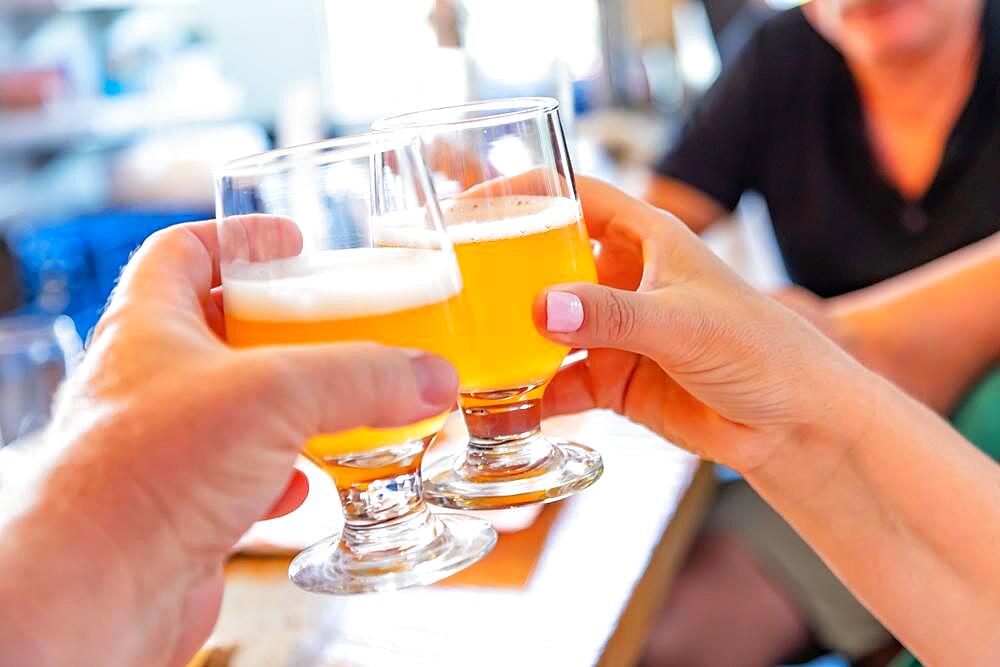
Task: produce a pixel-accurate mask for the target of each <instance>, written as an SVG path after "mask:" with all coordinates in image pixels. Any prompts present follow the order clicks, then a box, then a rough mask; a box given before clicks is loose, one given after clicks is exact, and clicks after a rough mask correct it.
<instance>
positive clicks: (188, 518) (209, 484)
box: [0, 218, 457, 666]
mask: <svg viewBox="0 0 1000 667" xmlns="http://www.w3.org/2000/svg"><path fill="white" fill-rule="evenodd" d="M286 222H287V221H286ZM287 232H288V229H287V226H286V225H283V224H282V220H281V219H274V218H265V219H253V218H242V219H240V220H237V221H235V222H234V223H233V225H232V226H229V227H228V228H227V229H226V233H224V234H223V240H224V244H225V245H226V246H227V247H228V248H229V250H227V252H236V253H238V252H240V250H239V249H240V248H243V247H244V246H245V245H246V244H245V243H244V242H245V241H246V240H247V239H251V240H252V239H262V238H269V239H271V240H272V241H275V243H274V244H272V245H273V246H274V247H275V248H278V249H279V252H281V253H282V254H289V253H294V252H296V250H295V248H296V247H297V245H296V240H295V237H294V236H289V234H288V233H287ZM285 241H288V243H287V244H286V243H285ZM219 254H220V251H219V248H218V246H217V243H216V227H215V224H214V223H196V224H191V225H181V226H177V227H173V228H171V229H169V230H166V231H163V232H159V233H157V234H155V235H154V236H153V237H151V238H150V239H149V240H148V241H147V242H146V243H145V244H143V246H142V249H141V250H140V251H139V252H138V253H137V254H136V256H135V257H134V258H133V260H132V261H131V262H130V263H129V265H128V267H127V268H126V269H125V272H124V274H123V276H122V279H121V281H120V283H119V286H118V288H117V289H116V291H115V294H114V296H113V298H112V300H111V303H110V305H109V308H108V310H107V312H106V314H105V315H104V317H103V318H102V319H101V322H100V324H99V326H98V327H97V331H96V334H95V336H94V338H93V340H92V342H91V345H90V347H89V349H88V351H87V354H86V357H85V359H84V361H83V363H82V366H81V367H80V368H79V369H78V372H77V373H76V374H75V375H74V376H73V378H71V379H70V380H69V382H68V383H67V385H66V386H65V387H64V388H63V390H62V392H61V396H60V399H59V401H58V405H57V408H56V410H55V415H54V420H53V423H52V425H51V427H50V429H49V430H48V431H47V433H46V435H45V443H44V449H43V451H42V452H41V453H39V455H38V456H37V457H36V458H35V459H34V460H33V461H32V466H33V467H34V468H35V469H36V471H37V475H36V478H35V479H34V480H32V488H30V489H23V488H21V489H14V488H5V489H4V494H3V498H2V500H3V502H2V503H0V532H2V534H3V536H4V538H3V540H0V567H2V569H3V571H4V576H3V577H2V580H0V617H2V618H3V619H4V622H3V623H0V654H2V655H3V656H4V660H3V662H4V664H13V665H39V666H46V665H71V664H72V665H123V666H131V665H181V664H184V663H185V661H186V659H187V658H189V657H190V656H191V655H192V654H193V653H194V652H195V650H196V649H197V648H198V647H199V646H200V645H201V644H202V643H203V642H204V640H205V639H206V637H207V636H208V634H209V632H210V630H211V628H212V626H213V625H214V623H215V619H216V617H217V615H218V608H219V603H220V599H221V594H222V564H223V562H224V560H225V559H226V557H227V556H228V554H229V551H230V549H231V547H232V545H233V543H234V542H235V541H236V539H237V538H239V536H240V535H241V534H242V533H243V532H244V531H245V530H246V529H247V528H249V526H250V525H251V524H252V523H253V522H254V521H255V520H257V519H258V518H261V517H262V516H265V515H268V514H270V515H275V514H281V513H284V512H287V511H290V510H291V509H292V508H294V507H295V506H296V505H298V504H299V503H300V502H301V500H302V498H303V497H304V496H305V492H306V486H305V483H304V479H303V478H302V477H301V476H300V475H296V474H295V473H294V472H293V464H294V462H295V459H296V456H297V454H298V452H299V449H300V447H301V445H302V443H303V442H304V441H305V440H306V438H307V437H309V436H310V435H313V434H316V433H333V432H337V431H342V430H346V429H349V428H353V427H357V426H362V425H367V426H383V427H390V426H400V425H403V424H407V423H412V422H414V421H418V420H420V419H424V418H427V417H430V416H432V415H435V414H440V413H441V412H442V411H444V410H447V409H448V408H449V407H450V406H451V405H452V403H453V401H454V396H455V392H456V391H457V377H456V375H455V373H454V371H453V370H452V369H451V367H450V366H449V365H448V363H447V362H446V361H444V360H443V359H440V358H438V357H433V356H430V355H427V354H425V353H422V352H416V351H405V350H398V349H391V348H383V347H379V346H376V345H371V344H362V343H358V344H353V343H352V344H340V345H314V346H303V347H294V346H288V347H269V348H258V349H253V350H232V349H230V348H228V347H227V346H226V345H225V343H224V342H223V339H222V337H221V336H222V334H223V327H224V325H223V320H222V310H221V299H220V295H219V288H218V285H219ZM248 415H252V416H253V418H252V419H248V418H247V416H248ZM269 508H270V511H269ZM70 553H71V554H72V557H71V558H70V557H67V554H70ZM91 619H100V622H99V623H94V622H92V621H91ZM123 628H127V629H128V632H122V629H123Z"/></svg>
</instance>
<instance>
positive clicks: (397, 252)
mask: <svg viewBox="0 0 1000 667" xmlns="http://www.w3.org/2000/svg"><path fill="white" fill-rule="evenodd" d="M216 198H217V202H216V203H217V215H218V228H219V245H220V255H221V273H222V290H223V301H224V306H225V308H224V309H225V320H226V338H227V341H228V342H229V344H230V345H231V346H233V347H237V348H242V347H249V346H258V345H283V344H301V343H329V342H336V341H348V340H350V341H359V340H367V341H374V342H377V343H382V344H385V345H395V346H401V347H406V348H412V349H420V350H426V351H429V352H433V353H436V354H440V355H442V356H444V357H446V358H448V359H449V360H450V361H451V362H452V363H453V364H455V365H456V366H458V367H461V366H462V365H463V364H465V363H467V360H468V359H469V357H470V352H469V351H468V343H469V341H470V340H471V339H472V337H473V336H472V332H471V330H470V325H471V324H470V316H469V311H468V307H467V303H466V298H465V295H464V293H463V290H462V280H461V276H460V274H459V271H458V265H457V263H456V259H455V254H454V249H453V246H452V244H451V242H450V240H449V238H448V236H447V234H446V233H445V232H444V231H443V227H442V222H441V214H440V210H439V208H438V204H437V201H436V199H435V196H434V192H433V188H432V186H431V182H430V179H429V175H428V173H427V171H426V167H425V166H424V165H423V163H422V161H421V156H420V149H419V146H418V144H417V143H416V140H413V139H405V138H399V137H390V136H379V135H371V134H369V135H363V136H359V137H347V138H341V139H334V140H331V141H326V142H320V143H316V144H310V145H305V146H299V147H295V148H289V149H286V150H278V151H273V152H270V153H265V154H262V155H257V156H252V157H247V158H243V159H240V160H236V161H234V162H230V163H228V164H226V165H223V166H222V167H220V168H219V169H217V170H216ZM333 407H335V408H336V409H340V410H345V409H346V410H350V409H351V406H349V405H347V406H343V405H341V406H333ZM391 407H392V406H389V407H388V409H391ZM445 417H446V415H445V414H442V415H440V416H437V417H434V418H431V419H427V420H424V421H421V422H419V423H416V424H410V425H407V426H402V427H398V428H370V427H362V428H357V429H354V430H350V431H347V432H344V433H318V434H316V435H315V436H314V437H311V438H310V439H309V440H308V441H307V442H305V443H304V446H303V451H304V454H305V455H306V457H307V458H309V459H310V460H311V461H312V462H313V463H315V464H316V465H317V466H319V467H320V468H322V469H323V470H324V471H326V472H327V473H328V474H329V475H330V477H331V478H332V479H333V482H334V484H335V485H336V487H337V490H338V492H339V494H340V499H341V502H342V505H343V511H344V517H345V526H344V530H343V532H342V534H341V535H339V536H333V537H330V538H328V539H326V540H324V541H322V542H320V543H318V544H316V545H314V546H312V547H310V548H308V549H306V550H305V551H303V552H302V553H300V554H299V555H298V556H296V557H295V559H294V560H293V561H292V564H291V567H290V569H289V577H290V578H291V580H292V581H293V582H294V583H295V584H296V585H298V586H299V587H301V588H304V589H306V590H310V591H315V592H324V593H359V592H366V591H383V590H391V589H397V588H403V587H406V586H412V585H417V584H426V583H430V582H433V581H436V580H438V579H441V578H443V577H446V576H448V575H449V574H452V573H454V572H456V571H458V570H461V569H463V568H465V567H467V566H468V565H471V564H472V563H473V562H475V561H477V560H479V559H480V558H481V557H482V556H484V555H485V554H486V553H487V552H489V550H490V549H491V548H492V547H493V545H494V543H495V542H496V532H495V531H494V530H493V528H492V526H490V525H489V524H488V523H487V522H485V521H482V520H480V519H476V518H471V517H468V516H463V515H448V516H436V515H434V514H432V513H431V512H430V511H429V510H428V508H427V505H426V504H425V503H424V502H423V500H422V497H421V476H420V464H421V460H422V458H423V455H424V450H425V449H426V447H427V445H428V444H429V443H430V442H431V441H432V439H433V438H434V437H435V435H436V434H437V432H438V431H439V430H440V429H441V427H442V425H443V423H444V420H445Z"/></svg>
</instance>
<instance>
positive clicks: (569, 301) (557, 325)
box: [545, 292, 583, 333]
mask: <svg viewBox="0 0 1000 667" xmlns="http://www.w3.org/2000/svg"><path fill="white" fill-rule="evenodd" d="M582 325H583V302H582V301H580V297H578V296H577V295H575V294H571V293H569V292H549V293H548V294H546V295H545V327H546V328H547V329H548V330H549V331H551V332H552V333H571V332H573V331H576V330H577V329H579V328H580V327H581V326H582Z"/></svg>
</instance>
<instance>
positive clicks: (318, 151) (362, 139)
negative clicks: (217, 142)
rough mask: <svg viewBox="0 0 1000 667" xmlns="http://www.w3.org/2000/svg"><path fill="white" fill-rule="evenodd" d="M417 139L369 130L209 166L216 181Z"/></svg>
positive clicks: (380, 149)
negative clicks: (212, 166)
mask: <svg viewBox="0 0 1000 667" xmlns="http://www.w3.org/2000/svg"><path fill="white" fill-rule="evenodd" d="M418 141H419V138H418V137H416V136H413V135H407V134H404V133H401V132H376V131H374V130H369V131H367V132H362V133H360V134H348V135H344V136H341V137H334V138H332V139H323V140H321V141H312V142H309V143H306V144H297V145H295V146H287V147H284V148H275V149H272V150H269V151H264V152H262V153H254V154H252V155H244V156H243V157H239V158H236V159H233V160H229V161H227V162H222V163H220V164H217V165H216V166H215V167H214V168H213V169H212V175H213V177H214V178H215V179H216V180H219V179H220V178H225V177H227V176H253V175H256V174H264V173H273V172H282V171H285V170H288V169H291V168H294V167H301V166H320V165H324V164H331V163H334V162H343V161H346V160H353V159H357V158H362V157H368V156H371V155H375V154H377V153H382V152H385V151H389V150H395V149H399V148H403V147H407V146H410V147H412V146H413V145H414V143H415V142H418Z"/></svg>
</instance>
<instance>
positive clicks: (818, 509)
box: [744, 369, 1000, 665]
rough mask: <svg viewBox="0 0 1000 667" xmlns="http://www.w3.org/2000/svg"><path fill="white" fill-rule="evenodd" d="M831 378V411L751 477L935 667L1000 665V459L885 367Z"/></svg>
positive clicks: (747, 472) (834, 567)
mask: <svg viewBox="0 0 1000 667" xmlns="http://www.w3.org/2000/svg"><path fill="white" fill-rule="evenodd" d="M830 380H831V385H833V386H837V387H838V388H840V389H841V393H842V394H843V396H842V398H841V399H839V402H838V403H837V405H836V407H835V408H834V407H831V410H830V411H829V417H828V419H826V420H824V421H823V422H822V423H816V424H814V425H813V426H812V427H810V428H809V429H808V431H807V433H808V435H807V436H806V437H804V438H803V439H802V441H801V442H800V443H799V444H798V446H794V447H786V448H783V449H782V450H780V452H779V453H778V454H777V455H775V456H772V457H770V458H769V459H768V461H767V462H766V463H765V464H763V465H761V466H759V467H757V468H755V469H752V470H745V471H744V474H745V476H746V479H747V480H748V481H749V482H750V484H751V485H752V486H753V487H754V488H755V489H756V490H757V491H758V493H760V494H761V496H762V497H763V498H764V499H765V500H767V502H768V503H770V504H771V505H772V506H773V507H774V508H775V509H776V510H777V511H778V512H779V513H780V514H781V515H782V516H783V517H785V519H786V520H788V522H789V523H790V524H791V525H792V526H793V527H794V528H795V529H796V530H797V531H798V532H799V533H800V534H801V535H802V536H803V537H804V538H805V539H806V541H808V542H809V543H810V545H811V546H812V547H813V548H814V549H816V551H817V552H818V553H819V554H820V555H821V556H822V557H823V559H824V560H825V561H826V563H827V564H828V565H829V566H830V568H831V569H832V570H833V571H834V572H835V573H836V574H837V576H838V577H840V579H841V580H842V581H844V583H845V584H846V585H847V586H848V588H850V589H851V591H852V592H853V593H854V594H855V595H856V596H857V597H858V598H859V599H860V600H861V601H862V602H863V603H864V604H865V606H867V607H868V608H869V609H871V610H872V611H873V613H874V614H875V615H876V616H877V617H878V618H879V619H880V620H881V621H882V622H883V623H884V624H885V625H886V627H887V628H888V629H889V630H890V631H892V632H893V634H894V635H896V637H898V638H899V640H900V641H901V642H902V643H903V644H904V645H905V646H907V647H908V648H910V650H911V651H912V652H913V653H914V654H915V655H917V656H919V657H920V658H921V659H922V660H923V662H924V663H925V664H928V665H993V664H1000V466H998V465H997V464H996V463H994V462H993V461H991V460H990V459H989V458H988V457H986V456H985V455H984V454H982V453H981V452H979V451H978V450H977V449H975V448H974V447H972V446H971V445H969V444H968V443H967V442H966V441H965V440H964V439H963V438H962V437H961V436H959V435H958V433H956V432H955V431H954V430H953V429H951V428H950V427H949V426H948V425H947V424H946V423H945V422H944V421H942V420H941V419H940V418H939V417H938V416H937V415H935V414H934V413H933V412H931V411H930V410H928V409H927V408H925V407H924V406H922V405H920V404H919V403H918V402H917V401H915V400H913V399H911V398H909V397H907V396H905V395H903V394H902V393H901V392H899V391H898V390H896V389H895V388H894V387H892V386H890V385H889V384H888V383H886V382H884V381H882V380H881V379H879V378H877V377H875V376H874V375H873V374H871V373H869V372H866V371H863V370H861V369H855V370H854V372H852V373H850V374H847V375H845V376H843V377H841V378H830ZM803 390H808V391H811V392H816V393H815V396H816V398H817V400H823V399H824V398H825V396H824V392H823V391H822V389H821V388H820V387H810V388H806V387H803ZM825 393H826V394H829V392H825ZM998 409H1000V408H998ZM856 423H865V424H867V427H866V428H865V429H864V434H863V436H862V437H860V438H858V439H854V438H852V437H850V436H848V435H846V434H845V426H844V425H845V424H856Z"/></svg>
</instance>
